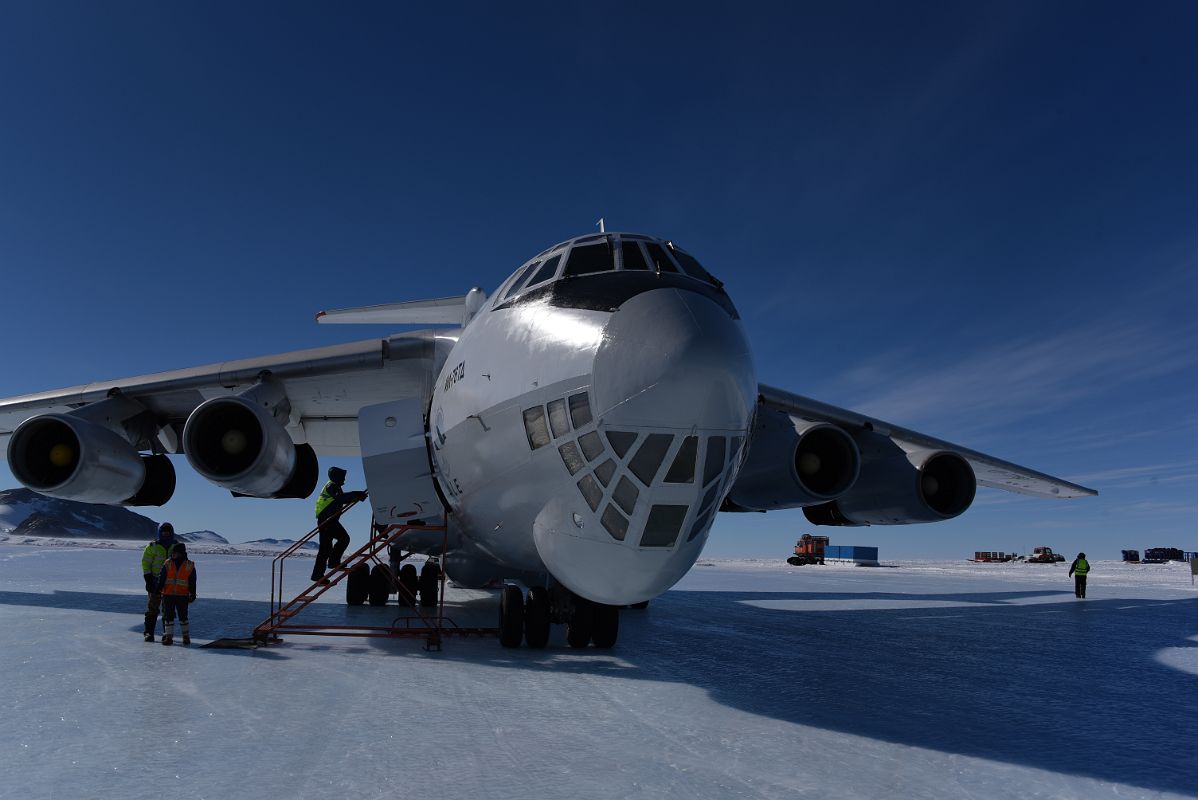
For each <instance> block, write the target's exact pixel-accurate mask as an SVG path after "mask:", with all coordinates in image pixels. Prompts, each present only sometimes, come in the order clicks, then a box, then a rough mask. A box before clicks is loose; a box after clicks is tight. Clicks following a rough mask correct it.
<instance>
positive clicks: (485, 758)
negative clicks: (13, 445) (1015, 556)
mask: <svg viewBox="0 0 1198 800" xmlns="http://www.w3.org/2000/svg"><path fill="white" fill-rule="evenodd" d="M131 548H135V549H131ZM139 556H140V546H139V545H135V544H133V543H125V544H122V545H119V546H117V547H114V548H112V549H93V548H84V547H77V546H61V547H35V546H23V545H16V544H0V645H2V648H0V674H2V675H3V676H4V679H3V683H2V688H0V708H2V709H3V727H2V732H0V773H2V774H3V780H2V781H0V796H3V797H5V798H8V797H11V798H80V797H85V798H90V797H105V798H108V797H111V798H128V799H129V800H132V799H133V798H150V797H154V798H160V797H163V796H169V795H170V794H172V793H173V794H176V795H178V796H185V797H188V798H196V799H197V800H200V799H202V798H219V800H229V799H230V798H237V797H251V796H252V797H265V798H329V797H338V798H342V797H346V798H348V797H352V798H383V797H388V798H390V797H413V798H421V797H433V798H478V797H486V798H558V797H562V798H564V797H571V798H630V797H644V798H687V800H691V799H692V798H731V797H749V798H796V797H804V798H880V797H916V798H944V799H945V800H948V798H953V800H958V799H959V798H1036V797H1042V798H1086V800H1092V799H1093V798H1116V797H1117V798H1122V799H1124V800H1126V798H1148V797H1154V798H1155V797H1167V796H1187V797H1193V796H1198V767H1196V763H1195V762H1196V761H1198V588H1193V587H1191V584H1190V575H1189V567H1188V566H1187V565H1184V564H1169V565H1159V566H1155V565H1151V566H1150V565H1142V566H1131V565H1123V564H1118V563H1113V562H1096V563H1095V565H1094V567H1095V568H1094V570H1093V572H1092V573H1091V578H1090V590H1089V598H1088V599H1086V600H1084V601H1079V600H1075V599H1074V597H1073V592H1072V582H1071V581H1070V580H1068V579H1067V578H1066V576H1065V573H1066V569H1067V565H1063V564H1062V565H1055V566H1053V565H1032V564H1021V563H1016V564H1005V565H1000V564H994V565H989V564H977V565H974V564H968V563H966V562H959V563H951V564H950V563H948V562H919V563H917V562H899V563H898V564H897V565H896V566H893V567H882V568H876V569H869V568H853V567H843V566H824V567H789V566H787V565H786V564H785V563H784V562H783V561H782V559H779V560H778V561H777V562H726V561H722V562H712V561H706V560H704V561H701V562H700V564H699V565H697V566H696V567H695V568H694V569H693V570H692V571H691V573H690V574H689V575H688V576H687V577H686V578H685V579H684V580H683V581H682V582H681V583H680V584H679V585H678V586H677V587H676V588H675V589H674V590H672V591H670V592H668V593H667V594H666V595H664V596H662V597H660V598H658V599H657V600H655V601H653V602H652V603H651V604H650V606H649V608H648V609H647V610H645V611H634V610H628V611H625V612H622V617H621V631H620V641H619V643H618V644H617V646H616V648H615V649H614V650H612V651H607V652H603V651H596V650H593V649H588V650H583V651H574V650H569V649H567V648H566V646H565V643H564V632H563V630H562V629H561V628H560V627H559V626H554V632H553V637H552V639H551V641H550V646H549V648H548V649H546V650H542V651H534V650H529V649H527V648H521V649H519V650H504V649H502V648H501V647H500V646H499V644H498V642H497V641H496V640H494V639H469V640H464V639H447V640H446V642H445V647H444V650H443V651H442V652H441V653H426V652H425V651H424V650H423V649H422V647H421V643H420V641H419V640H410V639H332V638H324V637H289V638H288V639H287V641H286V642H285V643H284V644H282V645H280V646H277V647H271V648H265V649H257V650H226V649H211V648H205V647H202V646H201V645H204V644H205V643H207V642H208V641H210V640H212V639H215V638H218V637H222V636H245V635H247V634H248V632H249V630H250V629H251V628H252V627H253V625H254V624H255V623H257V622H258V621H260V620H261V619H262V618H263V617H265V616H266V614H267V611H268V609H267V605H268V604H267V599H268V597H269V576H270V560H269V559H268V558H262V557H255V556H243V555H242V556H238V555H218V554H213V553H204V552H203V550H202V549H201V548H200V547H199V546H197V547H196V548H195V549H194V550H193V551H192V557H193V558H194V560H195V561H196V564H197V570H198V577H199V600H198V601H197V602H196V603H195V604H194V605H193V606H192V633H193V638H194V639H195V642H194V644H193V645H192V647H190V648H183V647H181V646H179V645H178V644H176V645H175V646H172V647H169V648H167V647H163V646H162V645H160V644H158V643H154V644H147V643H144V642H143V641H142V639H141V626H142V616H141V615H142V612H143V610H144V605H145V594H144V592H143V590H142V579H141V575H140V568H139V566H138V560H139ZM308 566H309V565H308V563H306V562H300V564H298V565H296V566H295V567H292V568H291V569H290V575H291V576H292V577H293V578H295V579H300V578H302V575H303V573H304V572H305V571H306V569H307V568H308ZM300 585H301V584H300V583H299V582H298V580H297V582H295V583H294V586H293V588H294V589H296V590H298V589H299V588H300ZM342 596H343V591H342V589H341V588H340V587H338V588H335V589H334V590H333V591H331V592H330V593H329V594H328V595H326V598H327V601H322V602H321V603H320V604H319V606H320V607H319V608H313V609H310V610H309V611H308V612H305V613H310V614H316V615H319V616H322V617H326V618H328V619H330V620H349V621H352V622H357V623H361V622H363V621H365V620H373V621H374V624H386V623H388V622H389V621H390V620H391V619H392V618H393V617H395V616H396V614H397V613H399V610H398V608H397V607H396V606H395V605H394V602H392V604H390V605H388V606H386V607H384V608H371V607H352V608H351V607H347V606H345V605H344V604H343V603H342V602H341V599H342ZM448 600H449V601H450V608H449V610H448V613H449V615H450V616H452V617H454V618H455V619H456V620H457V621H458V622H459V624H467V623H468V624H493V618H494V617H495V615H496V611H495V609H496V603H497V600H496V598H495V597H494V596H491V595H488V594H487V593H484V592H467V591H464V590H454V589H452V588H451V590H450V593H449V595H448ZM177 642H178V638H176V643H177Z"/></svg>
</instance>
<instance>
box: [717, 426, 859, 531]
mask: <svg viewBox="0 0 1198 800" xmlns="http://www.w3.org/2000/svg"><path fill="white" fill-rule="evenodd" d="M860 466H861V457H860V454H859V453H858V450H857V445H856V444H855V443H854V442H853V440H852V438H851V437H850V436H849V435H848V434H847V433H845V432H844V431H843V430H841V429H840V428H838V427H836V426H835V425H830V424H828V423H826V422H812V421H810V420H806V419H802V418H800V417H793V416H790V415H788V414H784V413H782V412H779V411H772V410H769V409H764V408H763V409H758V412H757V422H756V424H755V425H754V429H753V438H752V439H751V440H750V442H749V455H748V457H747V458H746V459H745V463H744V465H743V466H742V467H741V468H740V473H739V474H738V475H737V478H736V482H735V483H734V484H733V485H732V490H731V491H730V492H729V493H728V499H727V501H726V508H727V509H728V510H738V511H773V510H776V509H780V508H797V507H799V506H810V505H815V504H817V503H826V502H828V501H830V500H834V499H835V498H837V497H839V496H840V495H842V494H844V493H845V492H847V491H848V490H849V488H850V487H852V486H853V483H854V482H855V481H856V480H857V475H858V472H859V471H860Z"/></svg>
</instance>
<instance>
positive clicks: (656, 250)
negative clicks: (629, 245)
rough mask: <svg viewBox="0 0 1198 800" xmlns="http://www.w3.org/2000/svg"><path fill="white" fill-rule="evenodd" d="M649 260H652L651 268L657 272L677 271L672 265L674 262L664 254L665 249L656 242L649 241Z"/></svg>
mask: <svg viewBox="0 0 1198 800" xmlns="http://www.w3.org/2000/svg"><path fill="white" fill-rule="evenodd" d="M649 260H650V261H651V262H653V268H654V269H656V270H657V271H658V272H677V271H678V268H677V267H675V266H674V262H673V261H671V260H670V257H669V256H668V255H666V251H665V250H663V249H662V247H661V245H659V244H657V243H656V242H649Z"/></svg>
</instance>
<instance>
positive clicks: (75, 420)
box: [8, 414, 175, 506]
mask: <svg viewBox="0 0 1198 800" xmlns="http://www.w3.org/2000/svg"><path fill="white" fill-rule="evenodd" d="M8 467H9V469H11V470H12V474H13V476H14V477H15V478H16V479H17V480H18V481H20V482H21V484H22V485H23V486H25V487H26V488H28V489H32V490H33V491H35V492H38V493H39V494H44V495H49V496H50V497H58V498H61V499H63V500H77V501H79V502H82V503H105V504H108V505H126V506H160V505H162V504H164V503H166V501H168V500H170V499H171V495H172V494H174V493H175V468H174V465H172V464H171V462H170V459H168V458H167V457H166V456H160V455H155V456H143V455H140V454H139V453H138V452H137V450H136V449H135V448H134V447H133V445H132V444H131V443H130V442H129V441H128V440H126V439H125V438H124V437H122V436H121V435H120V434H119V433H117V432H116V431H114V430H112V429H111V428H107V427H104V426H103V425H98V424H96V423H94V422H89V421H88V420H86V419H83V418H81V417H78V416H75V415H73V414H43V415H41V416H37V417H31V418H30V419H27V420H25V421H24V422H22V423H21V424H20V425H18V426H17V429H16V430H15V431H13V435H12V439H11V440H10V441H9V443H8Z"/></svg>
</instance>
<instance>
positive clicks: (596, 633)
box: [591, 604, 620, 650]
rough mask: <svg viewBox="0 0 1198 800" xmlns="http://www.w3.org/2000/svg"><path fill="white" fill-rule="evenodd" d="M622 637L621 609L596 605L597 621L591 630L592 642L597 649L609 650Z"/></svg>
mask: <svg viewBox="0 0 1198 800" xmlns="http://www.w3.org/2000/svg"><path fill="white" fill-rule="evenodd" d="M619 635H620V607H619V606H604V605H599V604H595V621H594V623H593V627H592V628H591V642H592V643H593V644H594V645H595V647H600V648H603V649H604V650H608V649H610V648H612V647H614V646H615V644H616V638H617V637H618V636H619Z"/></svg>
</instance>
